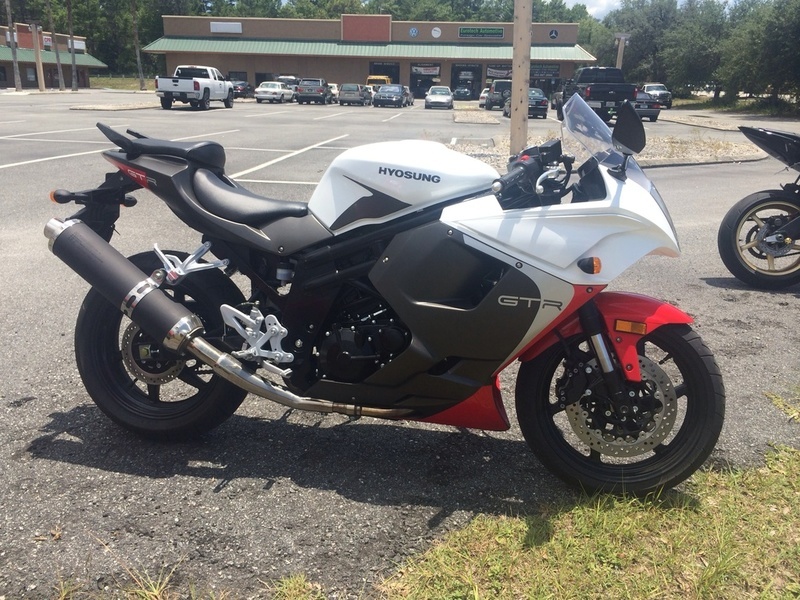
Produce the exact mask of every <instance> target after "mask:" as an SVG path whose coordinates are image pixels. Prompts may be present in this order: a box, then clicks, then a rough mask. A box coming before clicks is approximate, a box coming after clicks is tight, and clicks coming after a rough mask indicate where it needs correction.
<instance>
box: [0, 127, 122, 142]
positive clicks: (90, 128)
mask: <svg viewBox="0 0 800 600" xmlns="http://www.w3.org/2000/svg"><path fill="white" fill-rule="evenodd" d="M114 127H127V125H114ZM93 129H96V128H95V127H81V128H80V129H55V130H53V131H37V132H36V133H15V134H14V135H4V136H0V139H5V140H10V139H11V138H18V137H25V136H32V135H47V134H49V133H72V132H73V131H91V130H93Z"/></svg>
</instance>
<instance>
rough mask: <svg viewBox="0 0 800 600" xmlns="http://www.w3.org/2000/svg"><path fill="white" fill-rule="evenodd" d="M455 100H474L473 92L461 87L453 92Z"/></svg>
mask: <svg viewBox="0 0 800 600" xmlns="http://www.w3.org/2000/svg"><path fill="white" fill-rule="evenodd" d="M453 98H454V99H455V100H472V90H471V89H469V88H468V87H466V86H463V85H460V86H458V87H457V88H456V89H455V91H453Z"/></svg>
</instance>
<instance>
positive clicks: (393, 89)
mask: <svg viewBox="0 0 800 600" xmlns="http://www.w3.org/2000/svg"><path fill="white" fill-rule="evenodd" d="M402 91H403V88H401V87H400V86H399V85H382V86H381V89H380V92H381V93H382V94H399V93H400V92H402Z"/></svg>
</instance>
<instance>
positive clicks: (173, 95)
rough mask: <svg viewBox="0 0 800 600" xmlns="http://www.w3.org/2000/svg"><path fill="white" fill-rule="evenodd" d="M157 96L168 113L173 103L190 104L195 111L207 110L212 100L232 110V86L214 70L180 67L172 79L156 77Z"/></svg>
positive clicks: (211, 68) (190, 66) (189, 66)
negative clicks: (218, 101) (196, 109)
mask: <svg viewBox="0 0 800 600" xmlns="http://www.w3.org/2000/svg"><path fill="white" fill-rule="evenodd" d="M156 95H157V96H158V97H159V98H161V108H163V109H165V110H169V109H170V108H172V104H173V103H174V102H183V103H184V104H186V103H187V102H188V103H189V104H190V105H191V106H192V108H199V109H200V110H208V108H209V103H210V102H211V101H212V100H220V101H222V102H224V103H225V108H233V83H232V82H231V81H229V80H228V79H227V78H226V77H225V76H224V75H223V74H222V73H220V72H219V71H218V70H217V69H215V68H214V67H201V66H195V65H180V66H178V67H176V69H175V73H174V74H173V75H172V77H156Z"/></svg>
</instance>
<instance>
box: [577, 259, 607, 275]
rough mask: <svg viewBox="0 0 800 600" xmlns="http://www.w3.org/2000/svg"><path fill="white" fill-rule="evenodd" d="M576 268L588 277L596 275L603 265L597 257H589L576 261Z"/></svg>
mask: <svg viewBox="0 0 800 600" xmlns="http://www.w3.org/2000/svg"><path fill="white" fill-rule="evenodd" d="M578 268H579V269H580V270H581V271H583V272H584V273H588V274H589V275H597V274H598V273H599V272H600V269H602V268H603V264H602V263H601V262H600V259H599V258H598V257H597V256H590V257H588V258H582V259H580V260H579V261H578Z"/></svg>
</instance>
